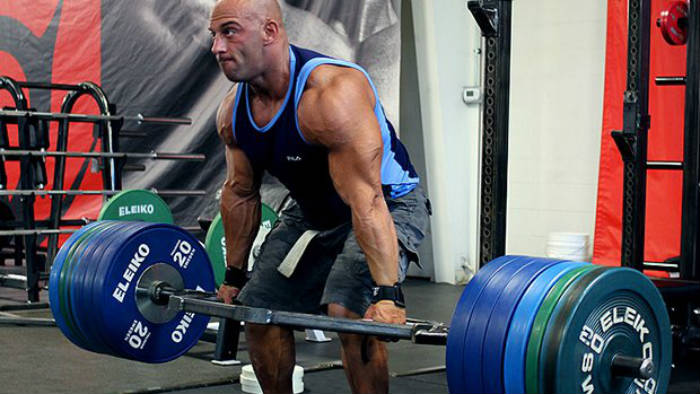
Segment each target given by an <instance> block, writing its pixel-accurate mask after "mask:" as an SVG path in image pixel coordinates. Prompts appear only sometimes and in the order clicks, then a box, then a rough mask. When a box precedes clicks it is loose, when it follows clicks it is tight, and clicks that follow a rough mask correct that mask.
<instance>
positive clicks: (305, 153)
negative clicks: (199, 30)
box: [209, 0, 429, 393]
mask: <svg viewBox="0 0 700 394" xmlns="http://www.w3.org/2000/svg"><path fill="white" fill-rule="evenodd" d="M209 29H210V30H211V34H212V37H213V43H212V48H211V50H212V52H213V53H214V55H216V59H217V61H218V62H219V65H220V68H221V70H222V71H223V73H224V74H225V75H226V77H228V79H230V80H231V81H233V82H237V84H236V85H235V87H234V89H233V90H232V91H231V92H230V94H228V95H227V97H225V98H224V100H223V102H222V103H221V106H220V107H219V111H218V114H217V128H218V132H219V134H220V136H221V139H222V140H223V142H224V144H225V147H226V148H225V149H226V164H227V177H226V181H225V182H224V184H223V186H222V193H221V215H222V218H223V223H224V231H225V235H226V260H227V270H226V279H225V281H224V284H222V285H221V287H220V288H219V292H218V293H219V297H220V298H221V299H223V300H224V302H227V303H231V302H233V300H234V299H235V300H236V301H237V302H240V303H242V304H244V305H248V306H254V307H262V308H269V309H275V310H284V311H294V312H303V313H320V312H325V313H327V314H328V315H330V316H335V317H344V318H353V319H359V318H362V317H365V318H368V319H372V320H374V321H378V322H384V323H395V324H403V323H405V319H406V313H405V309H404V308H405V306H404V299H403V294H402V291H401V282H402V280H403V279H404V277H405V273H406V270H407V266H408V264H409V262H410V261H415V262H418V260H417V253H416V248H417V247H418V245H419V243H420V242H421V240H422V239H423V237H424V233H425V229H426V227H427V223H428V215H429V203H428V201H427V199H426V197H425V195H424V193H423V191H422V189H421V188H420V187H419V179H418V176H417V174H416V172H415V170H414V169H413V166H412V165H411V162H410V159H409V157H408V153H407V152H406V149H405V148H404V146H403V145H402V144H401V142H400V141H399V140H398V138H397V136H396V133H395V132H394V129H393V126H392V125H391V123H390V122H389V121H388V120H387V119H386V117H385V116H384V111H383V108H382V106H381V103H380V102H379V98H378V96H377V91H376V89H375V87H374V84H373V83H372V81H371V79H370V77H369V75H368V74H367V72H365V71H364V70H363V69H362V68H361V67H359V66H357V65H356V64H353V63H349V62H346V61H341V60H336V59H332V58H329V57H327V56H325V55H322V54H319V53H316V52H313V51H310V50H307V49H302V48H298V47H296V46H293V45H290V44H289V41H288V38H287V35H286V32H285V29H284V24H283V22H282V15H281V12H280V8H279V5H278V4H277V2H276V1H275V0H220V1H218V2H217V3H216V5H215V6H214V9H213V11H212V13H211V18H210V26H209ZM264 171H267V172H269V173H270V174H271V175H273V176H275V177H277V179H279V181H280V182H281V183H282V184H284V185H285V186H286V187H287V188H288V189H289V192H290V194H291V196H292V197H293V198H294V200H295V202H296V204H295V205H293V206H292V207H290V208H288V209H286V210H285V211H284V212H282V213H281V216H280V219H279V221H278V222H277V224H276V226H275V227H274V228H273V229H272V231H271V232H270V233H269V235H268V236H267V238H266V240H265V242H264V244H263V245H262V248H261V251H260V255H259V256H258V257H257V259H256V260H255V265H254V270H253V273H252V275H251V277H250V280H249V281H248V280H247V275H246V273H245V263H246V261H247V256H248V254H249V252H250V249H251V245H252V243H253V240H254V239H255V236H256V232H257V229H258V227H259V223H260V214H261V213H260V193H259V190H260V183H261V178H262V175H263V173H264ZM246 337H247V341H248V344H249V352H250V357H251V361H252V364H253V368H254V369H255V373H256V376H257V377H258V380H259V381H260V384H261V386H262V388H263V391H264V392H266V393H291V392H292V373H293V367H294V361H295V353H294V336H293V333H292V331H291V330H290V329H288V328H283V327H276V326H267V325H262V326H261V325H255V324H247V325H246ZM340 340H341V345H342V346H341V354H342V359H343V365H344V367H345V371H346V376H347V378H348V381H349V383H350V386H351V389H352V391H353V392H354V393H383V392H388V386H389V385H388V380H389V379H388V369H387V351H386V347H385V345H384V343H383V342H381V341H379V340H378V339H377V338H374V337H368V338H365V337H362V336H359V335H350V334H340Z"/></svg>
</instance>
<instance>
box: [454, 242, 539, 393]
mask: <svg viewBox="0 0 700 394" xmlns="http://www.w3.org/2000/svg"><path fill="white" fill-rule="evenodd" d="M534 261H535V259H534V258H533V257H527V256H520V257H518V258H517V259H515V260H513V261H510V262H509V263H508V264H507V265H505V266H504V267H503V269H501V270H499V271H498V272H496V273H494V274H493V276H491V278H490V280H489V282H488V283H487V284H486V287H485V288H484V290H483V291H482V293H481V295H480V296H479V298H478V299H477V300H476V304H475V306H474V310H473V311H472V315H471V318H470V320H469V327H468V328H467V331H466V335H465V337H464V350H463V359H462V374H463V376H464V381H465V389H466V390H465V393H484V392H485V391H484V390H485V385H484V382H483V374H482V366H483V364H482V363H483V359H482V350H483V346H484V335H485V333H486V328H487V327H488V322H489V318H490V316H491V311H492V309H493V306H494V305H495V304H497V303H498V299H499V298H500V296H501V293H502V292H503V289H505V288H506V287H507V286H508V284H509V283H510V282H511V281H512V280H513V277H514V276H515V275H516V274H517V273H518V272H520V271H521V270H522V269H523V268H525V267H527V266H528V265H529V264H531V263H533V262H534ZM503 345H505V341H504V342H503V343H502V344H499V345H496V344H493V343H491V344H489V347H493V346H503ZM500 369H501V368H500V367H499V371H500ZM498 379H499V380H500V379H501V378H500V377H499V378H498Z"/></svg>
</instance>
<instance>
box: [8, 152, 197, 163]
mask: <svg viewBox="0 0 700 394" xmlns="http://www.w3.org/2000/svg"><path fill="white" fill-rule="evenodd" d="M25 156H29V157H42V158H43V157H78V158H95V159H97V158H115V159H151V160H193V161H203V160H206V158H207V157H206V156H205V155H203V154H200V153H170V152H155V151H153V152H67V151H66V152H63V151H45V150H20V149H13V150H7V149H0V157H2V158H3V159H4V158H5V157H25Z"/></svg>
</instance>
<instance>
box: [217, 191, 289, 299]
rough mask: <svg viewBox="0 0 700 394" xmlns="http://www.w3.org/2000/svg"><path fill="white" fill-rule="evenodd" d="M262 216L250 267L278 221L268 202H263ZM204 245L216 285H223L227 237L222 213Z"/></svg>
mask: <svg viewBox="0 0 700 394" xmlns="http://www.w3.org/2000/svg"><path fill="white" fill-rule="evenodd" d="M261 210H262V212H261V217H260V228H259V229H258V235H257V236H256V237H255V240H254V241H253V247H252V248H251V250H250V257H249V261H248V267H252V264H253V260H254V259H255V258H256V257H257V255H258V254H259V253H260V247H261V246H262V243H263V242H264V241H265V237H266V236H267V233H269V232H270V230H272V226H273V225H274V224H275V222H277V214H276V213H275V211H274V210H272V208H270V207H269V206H268V205H267V204H262V207H261ZM204 245H205V248H206V250H207V254H208V255H209V259H210V260H211V264H212V268H213V269H214V277H215V278H216V287H217V288H218V287H219V286H221V283H222V282H223V281H224V274H225V273H226V238H225V235H224V225H223V222H222V220H221V214H217V215H216V217H215V218H214V220H212V222H211V225H210V226H209V231H207V236H206V238H205V239H204Z"/></svg>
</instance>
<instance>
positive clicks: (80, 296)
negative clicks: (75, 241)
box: [71, 221, 123, 353]
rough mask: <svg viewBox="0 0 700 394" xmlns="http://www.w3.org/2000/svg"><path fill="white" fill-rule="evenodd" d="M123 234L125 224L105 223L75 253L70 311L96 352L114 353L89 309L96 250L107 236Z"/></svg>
mask: <svg viewBox="0 0 700 394" xmlns="http://www.w3.org/2000/svg"><path fill="white" fill-rule="evenodd" d="M121 231H123V224H121V222H117V221H104V225H103V226H102V227H101V228H100V229H99V230H98V231H95V232H94V233H92V234H90V237H89V238H88V239H86V241H84V242H83V243H82V244H81V245H80V247H79V248H78V249H77V250H76V253H75V254H74V256H73V260H74V263H73V264H74V266H75V268H74V269H75V272H74V274H73V277H72V282H73V284H74V286H73V287H72V290H73V291H72V292H71V307H72V310H73V313H74V319H75V321H76V323H77V326H78V328H79V329H80V331H81V332H82V334H83V336H84V337H85V338H86V339H87V340H88V341H89V342H90V343H91V344H93V345H94V346H93V349H90V350H92V351H94V352H99V353H111V350H110V349H109V348H108V346H107V345H106V343H105V342H104V340H103V339H102V338H101V337H100V335H99V332H100V331H99V330H96V329H95V328H94V327H93V323H94V309H93V307H92V305H89V301H90V299H89V297H90V296H91V294H90V289H89V287H90V286H91V285H92V279H94V278H93V276H92V275H94V269H95V267H96V266H97V264H99V260H95V259H94V258H93V257H94V252H95V250H96V249H97V248H98V247H99V246H100V245H102V244H103V242H104V239H105V237H106V236H107V235H108V234H114V233H116V232H121Z"/></svg>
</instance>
